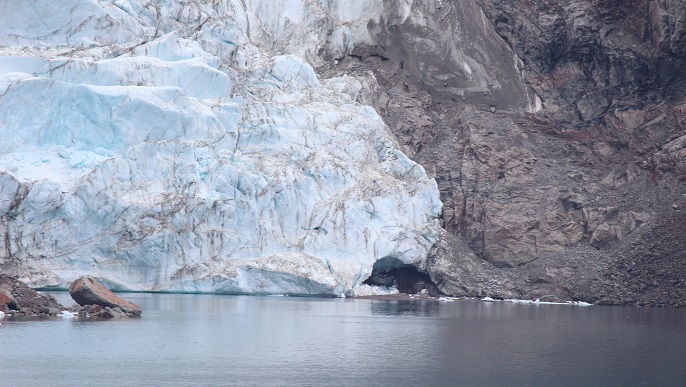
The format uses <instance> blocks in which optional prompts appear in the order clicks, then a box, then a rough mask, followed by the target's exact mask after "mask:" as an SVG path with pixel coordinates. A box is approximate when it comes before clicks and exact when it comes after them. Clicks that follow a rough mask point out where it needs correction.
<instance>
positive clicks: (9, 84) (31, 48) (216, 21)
mask: <svg viewBox="0 0 686 387" xmlns="http://www.w3.org/2000/svg"><path fill="white" fill-rule="evenodd" d="M156 4H157V3H155V4H153V3H150V2H147V1H142V0H141V1H136V0H118V1H115V2H111V1H105V0H101V1H99V0H68V1H63V2H52V1H47V0H46V1H34V2H32V5H33V6H29V5H28V3H25V2H1V3H0V41H2V42H3V46H2V47H0V230H2V231H0V233H2V235H0V236H2V237H1V238H0V266H2V267H6V268H9V269H8V270H11V271H14V273H15V274H18V275H20V276H21V278H22V279H23V280H25V281H27V282H28V283H29V284H30V285H33V286H63V287H64V286H67V285H68V284H69V282H70V281H72V280H74V279H75V278H77V277H79V276H81V275H84V274H89V275H92V276H96V277H98V278H100V279H101V280H102V281H103V282H104V283H106V284H107V285H108V286H110V287H112V288H114V289H120V290H160V291H185V292H224V293H255V294H319V295H331V296H340V295H341V294H344V295H345V294H348V295H352V294H357V293H358V292H360V293H362V292H368V291H370V290H368V289H367V288H366V287H365V286H366V285H362V282H363V281H364V280H365V279H366V278H367V277H368V276H369V275H370V274H371V271H372V267H373V264H374V262H376V261H377V260H378V259H381V258H385V257H393V258H397V259H399V260H400V261H402V262H403V263H406V264H413V265H416V266H417V267H424V266H425V264H426V257H427V254H428V252H429V249H430V248H431V246H432V245H433V244H434V242H435V241H436V238H437V237H438V227H439V226H438V221H437V220H436V218H437V216H438V215H439V213H440V211H441V208H442V204H441V202H440V200H439V193H438V189H437V187H436V183H435V182H434V181H433V180H432V179H429V178H428V177H427V175H426V173H425V171H424V169H423V168H422V167H421V166H420V165H418V164H416V163H415V162H413V161H412V160H410V159H408V158H407V157H406V156H405V155H404V154H403V153H402V152H401V151H400V150H398V145H397V144H396V143H395V142H394V140H393V137H392V136H391V135H390V134H389V132H388V128H387V127H386V125H385V124H384V122H383V121H382V120H381V118H380V117H379V115H378V114H377V113H376V112H375V111H374V110H373V109H372V108H370V107H368V106H363V105H360V104H359V103H358V102H356V100H357V98H356V97H355V96H354V95H353V94H355V93H359V88H360V81H359V80H357V79H356V78H355V77H353V76H344V77H341V78H336V79H331V80H320V79H319V78H318V77H317V75H316V73H315V70H314V68H313V67H312V65H311V64H310V63H308V61H310V60H316V58H317V55H316V53H317V52H318V50H319V49H320V48H321V47H324V46H327V47H330V48H331V49H332V50H334V51H335V50H339V51H341V52H344V51H346V50H349V49H351V48H352V46H354V44H356V42H361V41H364V39H366V38H367V37H366V36H365V33H366V29H365V26H366V25H367V21H368V19H374V20H381V18H382V17H385V16H384V14H383V13H384V12H386V11H387V10H386V8H384V6H382V5H381V2H376V1H371V0H369V1H359V2H355V3H354V4H355V7H353V8H354V9H353V8H350V7H347V6H345V4H346V2H343V1H333V0H332V1H326V2H324V1H322V2H315V1H309V0H288V1H286V0H282V1H271V0H262V1H257V0H253V1H239V0H225V1H221V0H220V1H216V2H205V1H199V0H198V1H185V2H181V1H172V0H167V1H164V2H160V3H159V4H157V5H156ZM396 8H397V7H396ZM398 9H400V11H398V12H399V13H395V14H393V17H394V18H396V19H398V18H400V19H402V18H403V17H407V12H409V7H405V6H403V7H400V8H398ZM353 11H354V12H353ZM358 11H359V12H362V14H361V15H363V16H364V17H362V18H358V19H355V20H356V21H354V22H352V21H351V20H352V19H351V18H353V16H355V14H356V13H358ZM314 31H320V32H321V33H313V32H314ZM322 31H328V32H327V33H323V32H322ZM329 32H330V33H329ZM355 90H357V91H355ZM355 289H358V290H355ZM376 291H381V290H376Z"/></svg>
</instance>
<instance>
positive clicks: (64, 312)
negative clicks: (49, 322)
mask: <svg viewBox="0 0 686 387" xmlns="http://www.w3.org/2000/svg"><path fill="white" fill-rule="evenodd" d="M58 316H60V317H64V318H73V317H76V315H75V314H74V313H72V312H69V311H67V310H63V311H62V313H60V314H58Z"/></svg>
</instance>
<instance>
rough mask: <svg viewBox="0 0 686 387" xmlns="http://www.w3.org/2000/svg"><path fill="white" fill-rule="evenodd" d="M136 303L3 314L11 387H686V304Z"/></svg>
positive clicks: (161, 298) (222, 299)
mask: <svg viewBox="0 0 686 387" xmlns="http://www.w3.org/2000/svg"><path fill="white" fill-rule="evenodd" d="M57 296H58V299H60V301H61V302H62V303H63V304H67V305H70V304H71V303H72V301H71V300H70V298H69V295H68V294H65V293H62V294H58V295H57ZM124 296H125V298H127V299H129V300H131V301H133V302H136V303H137V304H139V305H141V306H142V307H143V311H144V312H143V317H142V318H140V319H128V320H119V321H84V320H78V319H66V318H51V319H46V320H38V321H36V320H33V321H11V320H8V319H7V318H5V319H4V320H0V322H1V323H2V325H0V386H25V385H31V386H51V385H72V386H73V385H77V386H80V385H123V386H130V385H150V386H152V385H208V386H211V385H237V386H263V385H279V386H284V385H298V386H300V385H313V386H319V385H345V386H365V385H374V386H386V385H394V386H404V385H460V386H462V385H468V386H469V385H484V386H488V385H493V386H501V385H535V386H541V385H542V386H560V385H574V386H590V385H598V386H616V385H621V386H633V385H647V386H659V385H664V386H667V385H669V386H672V385H673V386H686V310H675V309H653V308H638V309H637V308H623V307H600V306H593V307H574V306H558V305H520V304H506V303H484V302H470V301H462V302H420V301H380V300H352V299H315V298H291V297H247V296H210V295H178V294H125V295H124Z"/></svg>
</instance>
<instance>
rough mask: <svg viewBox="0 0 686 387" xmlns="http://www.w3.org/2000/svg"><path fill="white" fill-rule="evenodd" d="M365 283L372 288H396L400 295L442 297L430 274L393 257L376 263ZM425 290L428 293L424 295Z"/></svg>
mask: <svg viewBox="0 0 686 387" xmlns="http://www.w3.org/2000/svg"><path fill="white" fill-rule="evenodd" d="M363 283H364V284H367V285H370V286H386V287H391V286H395V287H397V288H398V291H399V292H400V293H405V294H427V293H428V294H427V295H429V296H432V297H438V296H441V295H442V293H441V292H440V291H439V290H438V287H437V286H436V284H434V283H433V281H432V280H431V277H429V275H428V274H426V273H422V272H421V271H419V270H417V268H416V267H415V266H412V265H408V264H405V263H403V262H402V261H400V260H399V259H397V258H392V257H385V258H381V259H379V260H378V261H376V263H374V266H373V268H372V275H370V276H369V278H367V279H366V280H365V281H364V282H363ZM425 289H426V292H423V293H422V291H423V290H425Z"/></svg>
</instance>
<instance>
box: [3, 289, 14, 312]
mask: <svg viewBox="0 0 686 387" xmlns="http://www.w3.org/2000/svg"><path fill="white" fill-rule="evenodd" d="M0 305H7V307H8V308H9V309H17V300H16V299H15V298H14V297H12V294H11V293H10V292H9V291H7V290H5V289H3V288H0Z"/></svg>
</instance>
